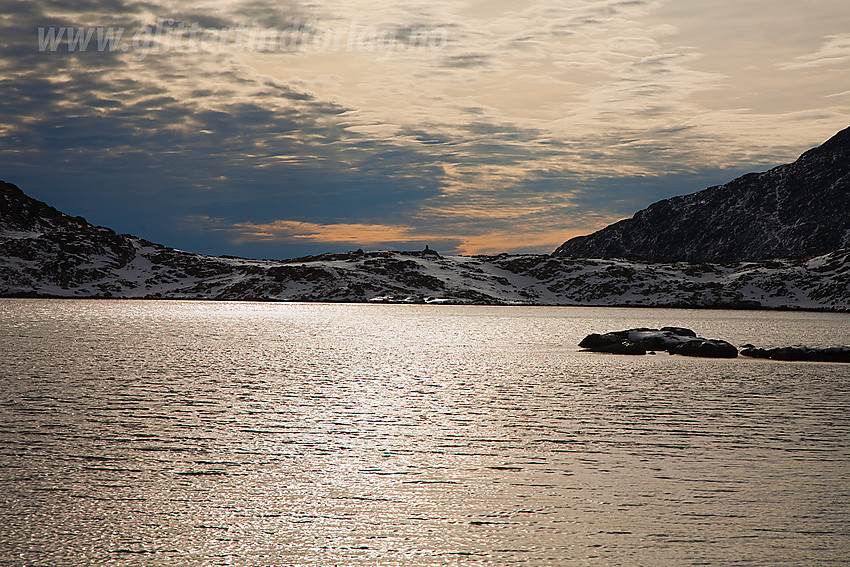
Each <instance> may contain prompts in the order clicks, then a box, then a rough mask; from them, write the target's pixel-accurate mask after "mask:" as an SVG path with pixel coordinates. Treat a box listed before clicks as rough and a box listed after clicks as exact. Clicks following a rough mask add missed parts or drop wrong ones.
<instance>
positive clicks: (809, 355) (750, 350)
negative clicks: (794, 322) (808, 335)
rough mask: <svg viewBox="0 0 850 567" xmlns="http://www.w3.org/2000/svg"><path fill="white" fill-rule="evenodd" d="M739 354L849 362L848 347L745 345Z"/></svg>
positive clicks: (784, 358) (794, 359) (792, 359)
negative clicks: (759, 346) (768, 346)
mask: <svg viewBox="0 0 850 567" xmlns="http://www.w3.org/2000/svg"><path fill="white" fill-rule="evenodd" d="M741 356H749V357H751V358H769V359H771V360H786V361H807V362H850V347H846V346H844V347H807V346H789V347H781V348H771V349H763V348H756V347H753V346H750V345H747V348H744V349H742V350H741Z"/></svg>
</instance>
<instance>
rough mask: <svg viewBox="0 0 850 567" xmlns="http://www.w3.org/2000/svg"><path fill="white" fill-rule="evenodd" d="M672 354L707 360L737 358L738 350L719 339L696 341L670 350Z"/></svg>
mask: <svg viewBox="0 0 850 567" xmlns="http://www.w3.org/2000/svg"><path fill="white" fill-rule="evenodd" d="M670 354H681V355H682V356H701V357H705V358H737V357H738V349H737V348H735V347H734V346H733V345H732V344H731V343H727V342H726V341H721V340H719V339H699V338H698V339H695V340H692V341H687V342H684V343H682V344H680V345H677V346H675V347H673V348H672V349H670Z"/></svg>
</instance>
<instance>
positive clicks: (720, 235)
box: [554, 128, 850, 262]
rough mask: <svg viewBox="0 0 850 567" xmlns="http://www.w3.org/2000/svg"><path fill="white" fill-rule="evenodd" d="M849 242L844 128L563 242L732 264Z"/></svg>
mask: <svg viewBox="0 0 850 567" xmlns="http://www.w3.org/2000/svg"><path fill="white" fill-rule="evenodd" d="M848 246H850V128H848V129H845V130H843V131H841V132H839V133H838V134H836V135H835V136H833V137H832V138H831V139H830V140H828V141H827V142H825V143H824V144H823V145H821V146H819V147H817V148H814V149H811V150H809V151H807V152H805V153H804V154H803V155H802V156H800V158H799V159H797V161H795V162H794V163H791V164H787V165H780V166H778V167H775V168H773V169H771V170H769V171H766V172H764V173H750V174H747V175H744V176H743V177H739V178H738V179H735V180H734V181H731V182H729V183H727V184H725V185H719V186H716V187H711V188H709V189H705V190H703V191H699V192H697V193H693V194H690V195H684V196H681V197H673V198H671V199H665V200H663V201H659V202H657V203H654V204H652V205H650V206H649V207H647V208H646V209H643V210H642V211H638V212H637V213H635V215H634V217H632V218H630V219H625V220H622V221H620V222H617V223H615V224H612V225H610V226H608V227H606V228H603V229H602V230H600V231H598V232H595V233H593V234H590V235H588V236H579V237H576V238H573V239H571V240H568V241H567V242H565V243H564V244H562V245H561V246H560V247H559V248H558V249H557V250H555V252H554V255H556V256H563V257H569V258H643V259H647V260H656V261H668V262H671V261H688V262H738V261H755V260H764V259H767V258H790V257H801V256H814V255H818V254H823V253H826V252H830V251H832V250H836V249H839V248H846V247H848Z"/></svg>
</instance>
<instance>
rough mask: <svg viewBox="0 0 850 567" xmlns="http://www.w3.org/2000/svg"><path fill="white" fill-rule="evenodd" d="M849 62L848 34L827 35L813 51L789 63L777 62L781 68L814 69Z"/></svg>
mask: <svg viewBox="0 0 850 567" xmlns="http://www.w3.org/2000/svg"><path fill="white" fill-rule="evenodd" d="M848 64H850V34H848V33H845V34H839V35H830V36H827V38H826V42H824V44H823V45H822V46H821V47H820V49H818V50H817V51H815V52H814V53H807V54H806V55H800V56H798V57H795V58H794V60H793V61H791V62H789V63H783V64H779V65H778V67H779V68H780V69H783V70H796V69H815V68H820V67H831V66H841V67H847V66H848Z"/></svg>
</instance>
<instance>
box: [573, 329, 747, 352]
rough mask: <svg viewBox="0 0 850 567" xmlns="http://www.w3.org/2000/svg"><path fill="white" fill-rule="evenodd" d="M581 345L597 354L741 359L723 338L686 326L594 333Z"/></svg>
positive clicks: (736, 350)
mask: <svg viewBox="0 0 850 567" xmlns="http://www.w3.org/2000/svg"><path fill="white" fill-rule="evenodd" d="M578 346H580V347H582V348H585V349H587V350H590V351H594V352H609V353H614V354H646V351H647V350H653V351H656V350H663V351H667V352H669V353H670V354H681V355H683V356H701V357H707V358H735V357H737V356H738V349H736V348H735V347H734V346H733V345H732V344H730V343H728V342H726V341H721V340H719V339H704V338H702V337H697V335H696V333H695V332H694V331H692V330H691V329H685V328H684V327H662V328H661V329H647V328H639V329H627V330H625V331H612V332H608V333H604V334H599V333H591V334H589V335H587V336H586V337H585V338H584V339H582V341H581V342H580V343H579V344H578ZM639 351H640V352H639Z"/></svg>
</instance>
